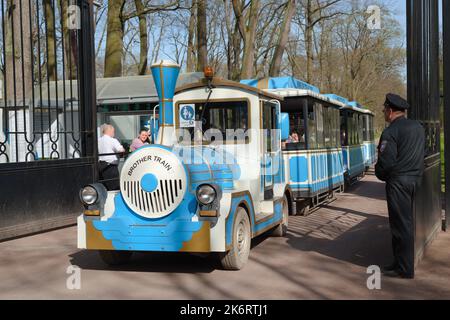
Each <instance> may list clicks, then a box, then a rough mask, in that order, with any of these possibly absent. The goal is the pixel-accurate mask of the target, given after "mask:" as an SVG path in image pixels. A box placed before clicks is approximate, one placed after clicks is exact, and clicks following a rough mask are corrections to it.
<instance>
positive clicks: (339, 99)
mask: <svg viewBox="0 0 450 320" xmlns="http://www.w3.org/2000/svg"><path fill="white" fill-rule="evenodd" d="M325 96H326V97H328V98H330V99H333V100H336V101H339V102H342V103H344V104H348V99H346V98H344V97H341V96H338V95H337V94H326V95H325Z"/></svg>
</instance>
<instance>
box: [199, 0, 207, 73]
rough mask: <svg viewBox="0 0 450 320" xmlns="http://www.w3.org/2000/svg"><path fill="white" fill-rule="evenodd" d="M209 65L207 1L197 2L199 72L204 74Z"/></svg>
mask: <svg viewBox="0 0 450 320" xmlns="http://www.w3.org/2000/svg"><path fill="white" fill-rule="evenodd" d="M207 65H208V51H207V39H206V0H197V71H198V72H202V71H203V70H204V69H205V67H206V66H207Z"/></svg>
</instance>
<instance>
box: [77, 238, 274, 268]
mask: <svg viewBox="0 0 450 320" xmlns="http://www.w3.org/2000/svg"><path fill="white" fill-rule="evenodd" d="M267 238H268V234H263V235H260V236H258V237H257V238H255V239H253V240H252V249H253V248H255V247H257V246H258V245H259V244H261V243H262V242H263V241H264V240H265V239H267ZM69 257H70V262H71V264H72V265H76V266H78V267H80V268H81V269H86V270H114V271H130V272H164V273H211V272H213V271H214V270H222V267H221V265H220V262H219V258H218V257H217V255H216V254H189V253H173V252H134V253H133V256H132V258H131V261H130V262H129V263H127V264H125V265H122V266H114V267H111V266H108V265H107V264H105V263H104V262H103V261H102V259H101V258H100V256H99V254H98V252H97V251H96V250H80V251H78V252H75V253H72V254H70V255H69Z"/></svg>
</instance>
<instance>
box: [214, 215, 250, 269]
mask: <svg viewBox="0 0 450 320" xmlns="http://www.w3.org/2000/svg"><path fill="white" fill-rule="evenodd" d="M251 241H252V236H251V228H250V220H249V218H248V215H247V212H246V211H245V209H244V208H241V207H239V208H238V209H237V212H236V217H235V219H234V224H233V233H232V243H231V250H230V251H228V252H226V253H224V254H222V255H221V257H220V262H221V264H222V267H223V268H224V269H225V270H240V269H242V268H243V267H244V266H245V264H246V263H247V261H248V257H249V255H250V246H251Z"/></svg>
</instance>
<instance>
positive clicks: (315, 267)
mask: <svg viewBox="0 0 450 320" xmlns="http://www.w3.org/2000/svg"><path fill="white" fill-rule="evenodd" d="M386 211H387V209H386V203H385V201H384V185H383V184H382V183H379V182H377V181H376V179H375V178H374V177H373V176H367V177H366V178H365V179H364V181H363V182H361V183H359V184H358V185H357V186H355V187H354V188H353V189H352V190H350V191H349V192H348V193H345V194H342V195H340V196H339V198H338V200H337V201H335V202H333V203H331V204H329V205H327V206H326V207H324V208H322V209H320V210H319V211H316V212H315V213H314V214H312V215H310V216H308V217H291V218H290V221H289V223H290V231H289V234H288V237H287V238H281V239H280V238H268V237H261V238H258V239H256V241H254V248H253V250H252V252H251V256H250V261H249V264H248V265H247V266H246V267H245V269H244V270H241V271H238V272H230V271H222V270H218V269H217V268H216V265H215V263H214V262H213V261H211V260H208V259H204V258H202V257H197V256H191V255H177V254H166V255H162V254H142V253H141V254H137V255H136V256H135V257H134V259H133V261H132V263H131V264H129V265H127V266H126V267H121V268H109V267H106V266H105V265H104V264H103V263H102V262H101V260H100V259H99V258H98V256H97V254H96V253H95V252H88V251H80V250H78V249H77V248H76V229H75V227H72V228H67V229H61V230H57V231H53V232H49V233H45V234H40V235H36V236H32V237H27V238H23V239H18V240H14V241H10V242H4V243H0V257H1V264H0V298H1V299H11V298H14V299H17V298H26V299H29V298H33V299H50V298H57V299H93V298H97V299H109V298H112V299H348V298H350V299H372V298H373V299H386V298H387V299H404V298H413V299H414V298H417V299H422V298H448V299H450V286H449V285H448V284H449V283H450V281H449V280H450V250H449V247H450V234H445V233H441V234H440V235H439V236H438V238H437V239H436V240H435V241H434V243H433V245H432V246H431V247H430V249H429V250H428V252H427V254H426V257H425V259H424V260H423V261H422V262H421V264H420V266H419V268H418V271H417V277H416V279H415V280H412V281H411V280H401V279H389V278H382V281H381V287H382V289H381V290H373V291H371V290H368V289H367V286H366V280H367V277H368V275H367V274H366V268H367V267H368V266H369V265H372V264H377V265H384V264H387V263H388V262H390V260H391V253H390V236H389V228H388V220H387V214H386ZM70 265H77V266H79V267H80V268H82V271H81V289H80V290H68V289H67V287H66V280H67V277H68V276H69V275H68V274H67V273H66V271H67V268H68V267H69V266H70Z"/></svg>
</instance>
